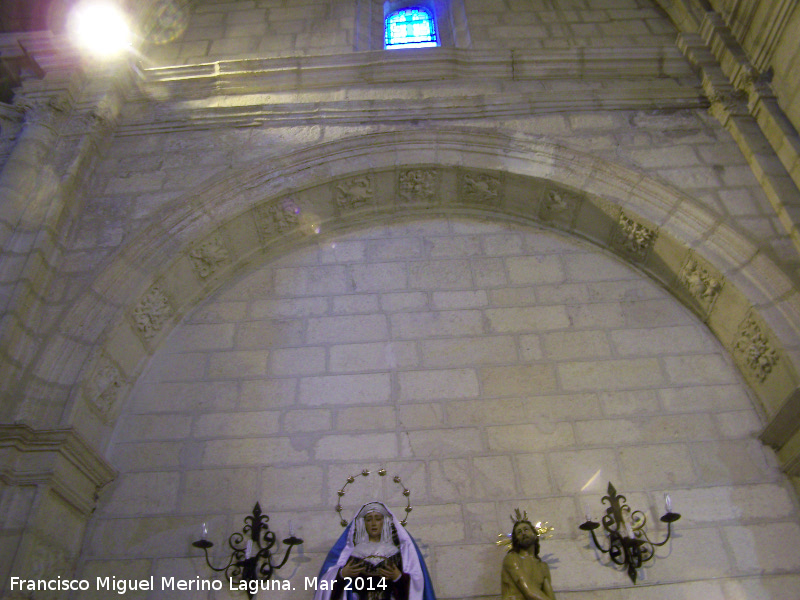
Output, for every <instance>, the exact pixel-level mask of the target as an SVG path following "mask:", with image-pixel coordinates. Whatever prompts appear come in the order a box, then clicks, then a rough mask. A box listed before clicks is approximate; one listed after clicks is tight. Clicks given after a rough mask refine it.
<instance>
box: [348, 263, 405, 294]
mask: <svg viewBox="0 0 800 600" xmlns="http://www.w3.org/2000/svg"><path fill="white" fill-rule="evenodd" d="M348 275H349V277H350V285H352V287H353V289H352V291H354V292H362V293H363V292H396V291H398V290H405V289H407V288H408V277H409V276H408V271H407V267H406V263H404V262H383V263H370V264H365V265H360V264H355V265H350V266H349V267H348Z"/></svg>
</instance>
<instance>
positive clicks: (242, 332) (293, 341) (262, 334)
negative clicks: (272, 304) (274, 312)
mask: <svg viewBox="0 0 800 600" xmlns="http://www.w3.org/2000/svg"><path fill="white" fill-rule="evenodd" d="M304 329H305V324H304V323H303V321H302V320H300V319H280V320H279V319H268V320H264V321H244V322H242V323H238V324H237V325H236V349H237V350H259V349H263V350H265V349H269V348H280V347H286V346H301V345H303V343H304V342H305V338H304V333H305V331H304Z"/></svg>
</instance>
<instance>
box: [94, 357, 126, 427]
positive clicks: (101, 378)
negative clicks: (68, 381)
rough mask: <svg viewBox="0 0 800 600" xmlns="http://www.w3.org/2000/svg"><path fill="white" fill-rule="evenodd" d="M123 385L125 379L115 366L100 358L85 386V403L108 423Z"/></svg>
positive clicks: (112, 415)
mask: <svg viewBox="0 0 800 600" xmlns="http://www.w3.org/2000/svg"><path fill="white" fill-rule="evenodd" d="M124 385H125V378H124V377H123V375H122V373H121V372H120V370H119V369H118V368H117V366H116V365H115V364H114V363H112V362H111V360H109V359H108V358H107V357H105V356H101V357H100V359H99V360H98V361H97V364H96V365H95V368H94V371H93V372H92V375H91V376H90V377H89V380H88V382H87V384H86V401H87V402H88V404H89V407H90V408H92V410H93V411H94V412H96V413H98V414H99V416H100V417H101V418H102V419H103V421H105V422H108V421H109V420H111V419H112V418H113V417H114V416H115V411H116V408H117V404H118V402H117V401H118V399H119V398H120V395H121V391H122V388H123V386H124Z"/></svg>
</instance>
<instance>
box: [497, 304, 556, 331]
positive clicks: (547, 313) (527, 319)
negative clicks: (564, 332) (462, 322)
mask: <svg viewBox="0 0 800 600" xmlns="http://www.w3.org/2000/svg"><path fill="white" fill-rule="evenodd" d="M484 314H485V315H486V321H487V323H488V327H489V330H490V331H491V332H493V333H528V332H534V331H550V330H553V329H564V328H566V327H569V325H570V321H569V317H568V316H567V311H566V310H565V307H564V306H522V307H510V308H492V309H487V310H486V311H484Z"/></svg>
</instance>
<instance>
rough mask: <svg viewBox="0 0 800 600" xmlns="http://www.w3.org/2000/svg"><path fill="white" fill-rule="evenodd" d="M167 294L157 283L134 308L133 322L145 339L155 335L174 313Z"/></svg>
mask: <svg viewBox="0 0 800 600" xmlns="http://www.w3.org/2000/svg"><path fill="white" fill-rule="evenodd" d="M173 312H174V311H173V310H172V307H171V306H170V303H169V299H168V298H167V296H166V294H165V293H164V292H163V291H162V290H161V288H160V287H159V286H157V285H154V286H152V287H151V288H150V289H149V290H148V291H147V293H146V294H145V295H144V296H143V297H142V299H141V300H139V303H138V304H137V305H136V306H135V307H134V309H133V322H134V323H135V324H136V328H137V329H138V330H139V332H140V333H141V334H142V337H144V339H150V338H152V337H153V336H155V335H156V334H157V333H158V332H159V331H161V328H162V327H163V326H164V323H165V322H166V321H167V319H169V318H170V317H171V316H172V315H173Z"/></svg>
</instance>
